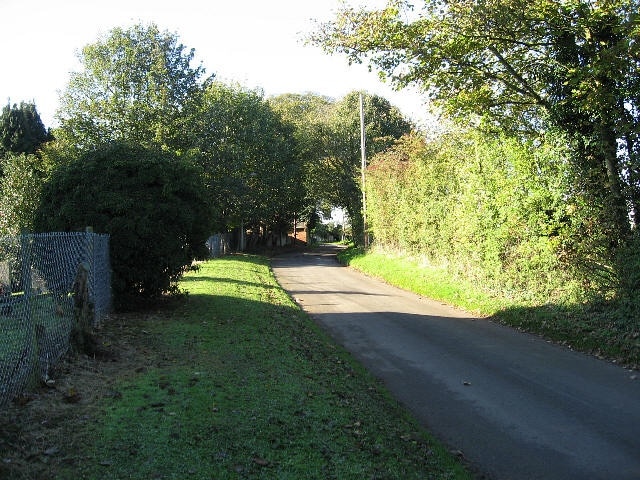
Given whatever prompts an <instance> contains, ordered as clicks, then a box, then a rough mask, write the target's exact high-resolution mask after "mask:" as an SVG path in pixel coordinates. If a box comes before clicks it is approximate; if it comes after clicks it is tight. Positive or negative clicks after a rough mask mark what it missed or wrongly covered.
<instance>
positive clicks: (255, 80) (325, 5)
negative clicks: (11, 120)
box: [0, 0, 428, 127]
mask: <svg viewBox="0 0 640 480" xmlns="http://www.w3.org/2000/svg"><path fill="white" fill-rule="evenodd" d="M347 3H349V4H352V5H357V4H359V3H361V4H364V3H366V4H367V5H368V6H370V7H375V6H381V5H382V4H384V3H385V2H384V0H369V1H366V2H364V0H347ZM340 4H341V1H340V0H226V1H222V0H208V1H207V0H110V1H100V0H97V1H96V0H57V1H52V0H0V21H1V22H2V27H0V35H1V38H2V45H3V47H4V48H3V52H2V65H3V68H2V71H0V102H1V104H6V102H7V100H8V99H10V101H11V103H12V104H13V103H19V102H20V101H31V100H33V101H35V104H36V107H37V108H38V111H39V113H40V116H41V117H42V120H43V122H44V123H45V126H47V127H51V126H54V118H53V117H54V113H55V111H56V109H57V108H58V92H59V91H61V90H64V88H65V87H66V85H67V82H68V79H69V73H70V72H72V71H77V70H79V63H78V61H77V57H76V52H77V51H78V50H80V49H81V48H82V47H83V46H85V45H87V44H89V43H93V42H95V41H96V40H97V39H98V37H99V36H100V35H103V34H106V33H108V32H109V31H110V30H111V29H112V28H114V27H116V26H119V27H127V26H130V25H133V24H136V23H140V22H142V23H145V24H148V23H151V22H154V23H156V24H157V25H158V27H159V28H160V29H161V30H168V31H169V32H172V33H177V34H178V36H179V39H180V41H181V43H182V44H184V45H185V46H186V47H187V48H194V49H195V51H196V61H201V62H202V64H203V66H204V67H205V68H206V69H207V73H208V74H211V73H215V74H216V77H217V78H218V79H220V80H223V81H236V82H239V83H240V84H242V85H244V86H246V87H249V88H254V87H260V88H262V89H263V90H264V92H265V94H266V95H267V96H271V95H278V94H281V93H305V92H314V93H318V94H321V95H327V96H330V97H333V98H340V97H342V96H343V95H345V94H346V93H348V92H350V91H352V90H360V89H363V90H366V91H368V92H370V93H375V94H378V95H381V96H383V97H385V98H387V99H388V100H389V101H390V102H391V103H392V104H394V105H396V106H397V107H398V108H400V110H401V111H402V112H403V113H404V114H405V115H407V116H409V117H410V118H413V119H414V120H415V121H417V122H420V123H422V121H423V120H424V119H426V118H428V115H427V114H426V113H425V112H426V107H424V105H423V100H422V98H421V97H420V96H419V95H418V94H416V93H415V92H411V91H408V90H403V91H401V92H394V91H393V90H392V89H391V87H390V86H389V85H386V84H383V83H381V82H380V81H379V80H378V76H377V74H376V73H375V72H369V71H368V70H367V68H366V67H365V66H362V65H355V66H349V65H348V63H347V60H346V58H345V57H344V56H340V55H334V56H329V55H326V54H324V53H323V52H322V51H321V50H320V49H319V48H316V47H311V46H305V45H303V42H302V37H303V34H304V33H305V32H309V31H311V30H313V28H314V24H313V22H312V19H316V20H321V21H324V20H329V19H331V18H332V17H333V13H334V12H335V11H336V10H337V9H338V7H339V6H340Z"/></svg>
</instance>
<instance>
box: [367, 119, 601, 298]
mask: <svg viewBox="0 0 640 480" xmlns="http://www.w3.org/2000/svg"><path fill="white" fill-rule="evenodd" d="M571 168H572V167H571V162H570V161H569V160H568V156H567V155H566V152H565V150H564V149H563V148H562V147H561V143H560V142H557V143H554V142H553V141H550V140H548V141H544V142H543V141H538V142H535V143H531V142H530V143H527V142H522V141H520V140H517V139H513V138H507V137H500V136H498V137H493V138H491V137H488V136H487V135H486V134H485V135H484V136H481V135H480V134H479V133H478V132H474V131H455V132H450V133H449V134H446V135H443V136H442V137H440V138H439V139H438V140H437V141H434V142H430V143H428V142H426V141H425V140H424V139H423V138H421V137H418V136H406V137H404V138H403V139H402V140H401V141H400V142H398V144H397V145H396V146H395V147H394V148H392V149H391V150H389V151H387V152H385V153H382V154H379V155H377V156H376V157H375V158H374V159H373V161H372V163H371V166H370V167H369V170H368V176H367V195H368V209H367V215H368V220H369V226H370V229H371V230H372V232H373V235H374V236H375V242H376V244H377V245H379V246H382V247H385V248H388V249H394V250H400V251H403V252H408V253H410V254H413V255H418V256H422V257H423V258H424V259H425V260H427V261H429V262H430V263H432V264H434V265H438V266H444V267H446V268H447V269H448V271H449V272H450V273H451V274H454V275H459V276H461V277H464V278H466V279H470V280H472V281H474V282H477V283H478V285H482V286H484V287H485V288H486V289H488V290H489V291H490V292H491V293H494V294H496V295H500V296H503V297H507V298H512V299H517V300H518V301H525V302H528V301H530V302H534V303H545V302H549V301H567V300H572V299H576V298H580V297H582V296H583V295H584V293H585V292H587V291H591V292H593V291H600V292H602V291H603V290H606V289H607V288H608V287H609V286H610V285H609V283H611V278H610V277H611V272H609V273H610V275H600V276H599V275H597V274H595V273H594V272H595V267H594V265H598V264H600V265H603V264H604V263H603V262H605V259H603V258H602V256H599V253H598V251H597V250H591V255H592V258H591V262H590V263H589V258H587V256H586V255H584V251H585V250H586V249H587V247H588V246H589V244H592V245H597V244H598V240H599V238H598V229H597V228H596V226H594V225H592V224H590V223H589V211H588V208H587V207H586V206H585V205H584V204H583V203H581V200H580V198H581V197H580V195H579V192H573V191H572V188H571V185H570V184H569V179H570V178H571V176H570V175H569V173H570V169H571ZM589 229H590V232H589V233H590V234H591V235H592V236H593V237H591V238H587V237H585V233H586V231H587V230H589Z"/></svg>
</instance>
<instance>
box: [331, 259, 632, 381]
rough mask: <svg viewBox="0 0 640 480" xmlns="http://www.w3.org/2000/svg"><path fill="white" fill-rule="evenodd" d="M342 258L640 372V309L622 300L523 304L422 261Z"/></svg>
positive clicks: (380, 275)
mask: <svg viewBox="0 0 640 480" xmlns="http://www.w3.org/2000/svg"><path fill="white" fill-rule="evenodd" d="M338 259H339V260H340V262H342V263H343V264H345V265H349V266H351V267H353V268H356V269H357V270H360V271H362V272H363V273H366V274H368V275H371V276H374V277H377V278H380V279H382V280H384V281H386V282H388V283H390V284H392V285H395V286H398V287H400V288H403V289H405V290H409V291H412V292H415V293H417V294H419V295H423V296H425V297H428V298H431V299H434V300H439V301H442V302H446V303H448V304H450V305H453V306H456V307H460V308H463V309H465V310H467V311H470V312H472V313H476V314H478V315H480V316H483V317H488V318H491V319H492V320H495V321H497V322H500V323H503V324H505V325H509V326H512V327H516V328H519V329H522V330H524V331H527V332H530V333H534V334H538V335H542V336H544V337H545V338H548V339H550V340H553V341H555V342H558V343H561V344H563V345H566V346H568V347H570V348H574V349H576V350H580V351H583V352H586V353H591V354H594V355H596V356H598V357H602V358H607V359H609V360H612V361H614V362H616V363H620V364H621V365H625V366H627V367H629V368H634V369H638V368H640V307H639V305H638V304H633V303H629V302H624V301H599V302H592V303H585V304H563V305H555V304H540V305H530V304H522V303H518V302H516V301H513V300H509V299H505V298H499V297H494V296H490V295H488V294H487V293H486V292H484V291H483V290H482V289H481V288H479V287H478V286H477V285H474V284H472V283H471V282H464V281H461V280H458V279H454V278H452V277H451V276H450V275H448V274H447V272H446V271H445V270H444V269H441V268H435V267H432V266H428V265H424V264H422V263H420V262H419V261H418V260H415V259H412V258H409V257H402V256H394V255H388V254H385V253H381V252H376V251H374V250H371V251H366V252H365V251H364V250H363V249H361V248H354V247H350V248H347V249H346V250H343V251H341V252H340V253H339V254H338Z"/></svg>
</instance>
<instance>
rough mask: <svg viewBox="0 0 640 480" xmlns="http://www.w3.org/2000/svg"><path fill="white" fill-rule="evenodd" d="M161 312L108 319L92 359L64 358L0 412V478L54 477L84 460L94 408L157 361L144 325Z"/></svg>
mask: <svg viewBox="0 0 640 480" xmlns="http://www.w3.org/2000/svg"><path fill="white" fill-rule="evenodd" d="M160 315H163V313H162V312H154V313H144V314H135V315H134V314H128V315H122V314H119V315H112V316H110V317H109V318H107V319H106V320H105V321H104V322H103V326H102V327H100V328H98V329H97V330H96V331H95V340H96V342H95V345H96V349H95V354H93V355H92V356H89V355H86V354H82V355H74V354H68V355H67V356H66V357H65V358H63V359H62V361H61V362H59V364H58V365H57V366H56V368H55V371H54V372H53V375H52V378H53V380H54V382H53V384H51V385H49V386H47V385H45V384H44V383H43V384H42V385H40V386H38V387H37V388H34V389H32V390H31V391H28V392H25V394H23V395H22V396H20V397H18V398H16V399H14V401H13V402H12V403H10V404H8V405H5V406H4V407H0V479H12V480H23V479H29V480H32V479H33V480H36V479H37V480H47V479H55V478H58V475H57V472H58V470H59V469H60V467H61V466H62V465H65V466H69V465H76V464H79V463H80V462H82V461H83V460H84V458H86V457H85V456H84V455H85V454H84V453H83V452H84V451H85V446H86V445H87V444H90V443H91V442H92V438H91V431H92V428H91V424H92V423H94V422H95V421H96V416H97V415H98V414H99V410H98V403H99V402H100V401H101V400H102V399H104V398H106V397H113V396H117V395H119V393H118V392H117V391H115V390H114V389H113V388H112V387H113V385H114V384H115V383H116V382H117V381H119V380H122V379H124V378H126V377H128V376H130V375H132V374H135V373H140V372H142V371H144V370H145V369H147V368H149V367H151V366H153V365H154V364H155V362H156V359H157V357H158V355H157V349H156V347H155V346H154V345H153V340H152V336H151V335H149V334H148V333H146V332H145V330H144V324H145V323H146V322H148V321H153V320H154V317H156V318H157V317H158V316H160Z"/></svg>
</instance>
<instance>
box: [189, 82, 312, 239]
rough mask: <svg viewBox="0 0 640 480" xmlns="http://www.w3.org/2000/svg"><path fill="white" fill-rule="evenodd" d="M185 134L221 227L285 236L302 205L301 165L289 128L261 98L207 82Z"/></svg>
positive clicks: (257, 93) (290, 128)
mask: <svg viewBox="0 0 640 480" xmlns="http://www.w3.org/2000/svg"><path fill="white" fill-rule="evenodd" d="M189 130H190V133H191V135H192V136H193V140H192V147H194V148H195V149H196V150H197V151H198V152H199V154H198V161H199V162H200V164H201V166H202V167H203V170H204V172H205V176H206V181H207V184H208V185H209V188H210V195H211V198H212V199H213V201H214V203H215V205H216V206H217V208H219V211H220V212H221V218H220V222H219V223H220V226H221V227H223V228H232V227H237V226H239V225H240V224H241V223H243V224H244V225H248V226H251V227H253V228H254V229H257V228H266V229H267V230H277V231H278V232H280V231H284V232H285V233H286V230H287V226H288V224H289V223H291V221H292V220H293V218H294V216H295V215H296V213H299V212H300V210H301V209H302V205H303V198H304V193H303V183H302V181H301V177H302V172H301V165H300V163H299V162H298V158H297V157H296V154H295V153H296V151H295V141H294V138H293V129H292V127H291V126H290V125H289V124H288V123H286V122H284V121H283V120H282V118H281V117H280V115H278V114H277V113H276V112H274V110H273V109H272V108H271V106H270V104H269V103H268V102H267V101H266V100H265V99H264V95H263V93H262V92H261V91H259V90H249V89H246V88H243V87H241V86H238V85H226V84H223V83H220V82H212V83H211V84H209V85H208V86H207V87H206V88H205V90H204V92H203V94H202V100H201V103H200V105H199V108H198V110H197V111H196V115H195V117H194V119H193V121H192V122H191V123H190V129H189Z"/></svg>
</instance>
